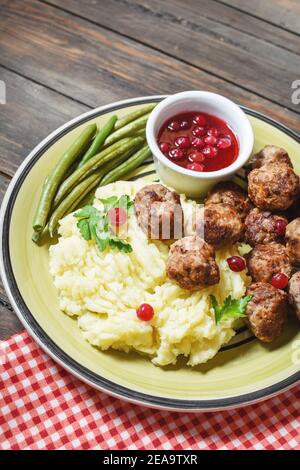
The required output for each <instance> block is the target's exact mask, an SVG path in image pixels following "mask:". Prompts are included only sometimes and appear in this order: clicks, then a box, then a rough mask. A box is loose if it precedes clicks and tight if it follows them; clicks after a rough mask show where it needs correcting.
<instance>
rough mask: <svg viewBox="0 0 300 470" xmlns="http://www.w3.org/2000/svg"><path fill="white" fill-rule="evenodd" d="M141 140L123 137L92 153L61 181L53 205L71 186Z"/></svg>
mask: <svg viewBox="0 0 300 470" xmlns="http://www.w3.org/2000/svg"><path fill="white" fill-rule="evenodd" d="M143 141H144V139H142V138H141V137H135V138H127V139H123V140H122V141H120V142H118V143H116V145H115V146H111V147H110V148H108V149H106V150H103V151H102V152H100V153H98V154H97V155H94V156H93V157H92V158H91V159H90V160H89V161H88V162H86V163H85V164H84V165H82V167H80V168H77V170H75V171H74V173H72V174H71V175H70V176H69V178H67V179H66V180H65V181H64V182H63V184H62V185H61V187H60V188H59V191H58V193H57V195H56V197H55V200H54V207H56V206H57V205H58V204H60V202H61V201H62V199H63V198H64V196H65V195H66V194H68V192H69V191H71V190H72V189H73V187H74V186H75V185H77V184H78V182H80V181H81V180H82V179H83V178H85V177H86V176H89V175H90V174H91V173H93V172H94V171H95V170H97V169H98V168H100V167H101V166H103V165H105V164H106V163H107V162H108V161H110V160H111V159H113V158H115V157H118V156H119V155H122V153H124V152H125V151H126V150H129V149H131V148H134V147H135V146H137V145H139V144H142V142H143Z"/></svg>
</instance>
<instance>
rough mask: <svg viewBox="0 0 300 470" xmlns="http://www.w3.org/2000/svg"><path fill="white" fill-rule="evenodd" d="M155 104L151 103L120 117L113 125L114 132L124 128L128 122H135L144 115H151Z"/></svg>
mask: <svg viewBox="0 0 300 470" xmlns="http://www.w3.org/2000/svg"><path fill="white" fill-rule="evenodd" d="M156 105H157V103H151V104H148V105H147V106H143V107H142V108H138V109H137V110H135V111H132V112H131V113H128V114H126V116H124V117H121V118H120V119H118V120H117V122H116V124H115V127H114V128H115V130H118V129H120V128H121V127H124V126H126V125H127V124H129V123H130V122H133V121H136V119H138V118H140V117H141V116H145V114H149V113H151V111H152V110H153V109H154V108H155V106H156Z"/></svg>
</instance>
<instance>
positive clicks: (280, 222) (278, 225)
mask: <svg viewBox="0 0 300 470" xmlns="http://www.w3.org/2000/svg"><path fill="white" fill-rule="evenodd" d="M287 224H288V222H287V220H284V219H277V220H275V222H274V230H275V232H276V233H277V235H280V236H282V237H284V235H285V230H286V226H287Z"/></svg>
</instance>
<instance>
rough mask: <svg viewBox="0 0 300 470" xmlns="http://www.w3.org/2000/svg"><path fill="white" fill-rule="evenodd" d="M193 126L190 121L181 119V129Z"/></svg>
mask: <svg viewBox="0 0 300 470" xmlns="http://www.w3.org/2000/svg"><path fill="white" fill-rule="evenodd" d="M189 127H191V123H190V122H189V121H181V123H180V129H188V128H189Z"/></svg>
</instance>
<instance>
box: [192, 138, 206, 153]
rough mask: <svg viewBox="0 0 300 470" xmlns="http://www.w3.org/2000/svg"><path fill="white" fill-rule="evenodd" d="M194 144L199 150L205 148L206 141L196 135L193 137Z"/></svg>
mask: <svg viewBox="0 0 300 470" xmlns="http://www.w3.org/2000/svg"><path fill="white" fill-rule="evenodd" d="M192 146H193V147H195V148H196V149H198V150H201V149H203V147H204V141H203V139H201V138H200V137H194V138H193V139H192Z"/></svg>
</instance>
